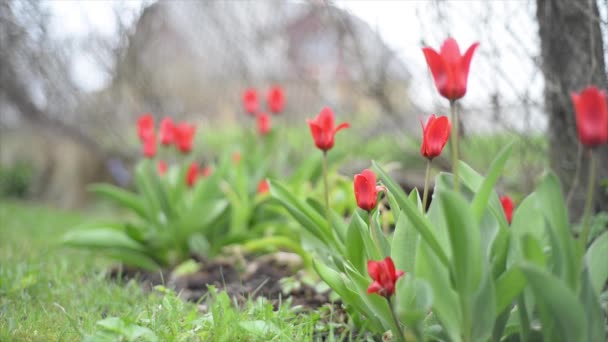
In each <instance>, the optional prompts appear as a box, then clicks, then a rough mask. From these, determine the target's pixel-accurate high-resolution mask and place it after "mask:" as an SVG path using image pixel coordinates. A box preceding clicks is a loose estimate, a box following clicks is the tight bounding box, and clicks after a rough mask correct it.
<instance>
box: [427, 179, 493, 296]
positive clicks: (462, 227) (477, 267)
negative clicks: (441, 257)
mask: <svg viewBox="0 0 608 342" xmlns="http://www.w3.org/2000/svg"><path fill="white" fill-rule="evenodd" d="M436 196H439V198H440V199H441V202H440V203H441V205H442V210H443V215H444V217H445V218H446V221H447V227H448V232H449V237H450V243H451V246H452V272H453V277H454V279H455V284H456V289H457V290H458V292H459V294H460V295H461V296H467V297H468V296H470V295H471V294H472V293H473V292H474V291H475V290H477V288H478V286H479V282H480V279H481V266H482V265H481V252H480V236H479V226H478V225H477V224H476V222H475V221H474V219H473V215H472V213H471V209H470V208H469V205H468V203H467V201H466V200H465V199H464V198H463V197H462V196H461V195H460V194H458V193H456V192H453V191H451V190H448V191H442V192H440V193H438V194H437V195H436Z"/></svg>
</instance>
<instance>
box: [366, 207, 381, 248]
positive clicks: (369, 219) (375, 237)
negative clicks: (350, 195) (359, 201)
mask: <svg viewBox="0 0 608 342" xmlns="http://www.w3.org/2000/svg"><path fill="white" fill-rule="evenodd" d="M367 226H368V227H369V230H370V231H371V232H372V240H374V245H375V246H376V253H374V254H375V255H377V256H378V257H379V258H382V257H383V256H382V254H383V253H382V249H381V248H380V243H378V235H377V234H376V230H375V229H374V220H373V219H372V212H371V211H368V212H367Z"/></svg>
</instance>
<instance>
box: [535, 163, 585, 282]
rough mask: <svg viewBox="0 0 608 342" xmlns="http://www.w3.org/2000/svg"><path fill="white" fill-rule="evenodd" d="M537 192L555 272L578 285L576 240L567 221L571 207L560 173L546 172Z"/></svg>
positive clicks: (578, 271) (578, 272) (538, 204)
mask: <svg viewBox="0 0 608 342" xmlns="http://www.w3.org/2000/svg"><path fill="white" fill-rule="evenodd" d="M536 193H537V195H538V197H537V206H538V207H539V208H540V209H541V211H542V213H543V214H544V216H545V219H546V220H547V222H548V223H549V227H548V231H549V233H550V234H549V236H550V237H551V240H552V244H553V246H552V249H551V253H552V259H553V260H554V267H555V268H556V270H555V272H557V274H559V275H560V277H561V278H562V279H565V280H566V282H567V284H568V286H570V288H571V289H575V288H576V287H577V284H578V279H579V274H580V270H579V265H578V260H579V257H578V253H577V250H576V240H574V238H573V237H572V232H571V231H570V226H569V223H568V222H569V221H568V208H567V207H566V204H565V203H564V196H563V194H562V188H561V185H560V183H559V180H558V178H557V176H556V175H555V174H553V173H549V174H547V175H546V176H545V177H544V178H543V180H542V181H541V183H540V185H539V186H538V188H537V190H536Z"/></svg>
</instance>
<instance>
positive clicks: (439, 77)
mask: <svg viewBox="0 0 608 342" xmlns="http://www.w3.org/2000/svg"><path fill="white" fill-rule="evenodd" d="M478 46H479V43H474V44H473V45H471V46H470V47H469V48H468V49H467V51H466V52H465V53H464V55H461V54H460V48H459V47H458V43H457V42H456V41H455V40H454V39H453V38H448V39H446V40H445V42H443V45H441V50H440V52H439V53H438V52H437V51H435V50H433V49H432V48H430V47H425V48H423V49H422V52H423V53H424V57H425V58H426V63H427V64H428V65H429V68H430V69H431V74H433V80H434V81H435V86H436V87H437V90H438V91H439V93H440V94H441V96H443V97H445V98H447V99H448V100H450V101H453V100H458V99H459V98H461V97H463V96H464V94H466V92H467V79H468V78H469V66H470V65H471V59H472V58H473V53H474V52H475V49H477V47H478Z"/></svg>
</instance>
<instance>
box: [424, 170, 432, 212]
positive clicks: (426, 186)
mask: <svg viewBox="0 0 608 342" xmlns="http://www.w3.org/2000/svg"><path fill="white" fill-rule="evenodd" d="M430 178H431V159H429V160H428V161H427V162H426V175H425V176H424V193H423V195H422V212H423V213H425V212H426V203H427V200H428V196H429V180H430Z"/></svg>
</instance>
